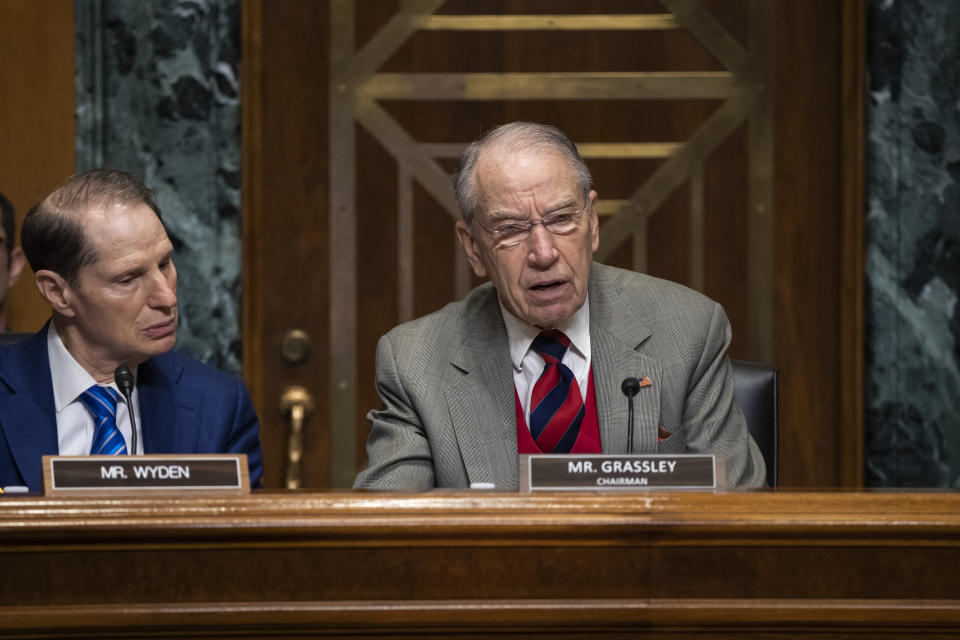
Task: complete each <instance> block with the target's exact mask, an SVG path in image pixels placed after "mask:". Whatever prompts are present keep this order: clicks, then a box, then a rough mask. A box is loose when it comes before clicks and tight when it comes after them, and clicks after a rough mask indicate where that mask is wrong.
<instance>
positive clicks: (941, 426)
mask: <svg viewBox="0 0 960 640" xmlns="http://www.w3.org/2000/svg"><path fill="white" fill-rule="evenodd" d="M868 11H869V13H868V16H867V25H868V71H869V79H870V87H869V103H868V115H869V118H868V120H869V125H868V126H869V130H868V132H867V133H868V144H867V150H866V151H867V185H866V188H867V194H866V196H867V203H868V210H867V214H866V215H867V219H866V255H867V264H866V272H867V307H866V313H865V316H866V336H867V341H866V368H867V370H866V376H865V380H866V398H865V400H866V433H865V436H866V462H867V468H866V476H865V480H866V484H867V485H868V486H878V487H946V486H950V487H956V486H960V309H958V306H957V299H958V296H960V2H956V1H954V0H869V1H868Z"/></svg>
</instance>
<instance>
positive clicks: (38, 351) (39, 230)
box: [0, 170, 263, 491]
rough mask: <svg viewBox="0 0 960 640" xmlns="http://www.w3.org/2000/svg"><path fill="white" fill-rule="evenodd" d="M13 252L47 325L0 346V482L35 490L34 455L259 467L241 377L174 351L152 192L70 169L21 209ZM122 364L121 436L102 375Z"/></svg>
mask: <svg viewBox="0 0 960 640" xmlns="http://www.w3.org/2000/svg"><path fill="white" fill-rule="evenodd" d="M21 244H22V245H23V251H24V254H25V255H26V257H27V260H28V261H29V262H30V266H31V268H32V269H33V271H34V274H35V277H36V285H37V289H39V291H40V294H41V295H42V296H43V298H44V299H45V300H46V301H47V303H48V304H49V305H50V309H51V315H52V317H51V320H50V321H49V322H47V324H46V325H45V326H44V327H43V329H42V330H40V331H39V332H38V333H37V334H36V335H34V336H33V337H32V338H29V339H27V340H26V341H24V342H21V343H18V344H13V345H7V346H0V486H4V485H26V486H28V487H29V488H30V489H31V490H35V491H36V490H39V489H41V488H42V474H41V456H43V455H44V454H60V455H87V454H125V453H127V452H128V448H129V447H131V446H132V445H131V443H132V441H133V440H135V441H136V442H137V448H136V451H129V452H130V453H245V454H247V456H248V460H249V466H250V482H251V484H252V485H258V484H259V481H260V477H261V475H262V471H263V468H262V467H263V462H262V455H261V451H260V439H259V424H258V421H257V416H256V413H255V412H254V409H253V404H252V403H251V402H250V396H249V394H248V393H247V389H246V386H245V385H244V384H243V381H241V380H238V379H236V378H234V377H233V376H230V375H227V374H225V373H222V372H220V371H217V370H216V369H214V368H213V367H210V366H208V365H205V364H202V363H200V362H197V361H195V360H192V359H190V358H188V357H186V356H183V355H180V354H177V353H168V352H169V351H170V349H172V348H173V346H174V343H175V342H176V336H177V320H178V307H177V269H176V267H175V266H174V263H173V244H172V243H171V242H170V239H169V238H168V237H167V233H166V231H165V230H164V227H163V224H162V222H161V219H160V210H159V208H158V207H157V205H156V203H155V202H154V198H153V193H152V192H151V191H150V190H149V189H147V188H146V187H145V186H144V185H143V184H141V183H140V182H138V181H136V180H134V179H133V178H131V177H130V176H129V175H127V174H125V173H122V172H119V171H104V170H96V171H90V172H87V173H83V174H80V175H76V176H73V177H71V178H69V179H67V180H66V181H65V182H64V183H63V184H61V185H60V186H59V187H58V188H57V189H56V190H55V191H54V192H53V193H51V194H50V195H49V196H47V197H46V198H45V199H44V200H42V201H41V202H40V203H39V204H37V205H36V206H34V207H33V208H32V209H31V210H30V212H29V213H28V214H27V216H26V218H25V219H24V222H23V229H22V231H21ZM120 365H126V366H127V367H129V369H130V370H131V371H132V372H133V374H134V377H135V381H134V389H133V393H132V394H131V405H132V408H133V414H134V417H135V418H136V421H135V422H136V427H137V432H138V437H136V438H132V435H133V432H132V429H131V424H130V419H129V417H128V416H129V411H128V409H127V407H126V402H127V401H126V399H125V398H124V397H123V394H121V393H119V391H118V387H117V383H116V381H115V380H114V376H115V372H116V370H117V368H118V367H119V366H120Z"/></svg>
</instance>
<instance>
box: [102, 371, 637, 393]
mask: <svg viewBox="0 0 960 640" xmlns="http://www.w3.org/2000/svg"><path fill="white" fill-rule="evenodd" d="M113 379H114V380H116V381H117V386H118V387H120V392H121V393H122V394H123V395H125V396H129V395H130V394H131V393H133V372H132V371H130V367H128V366H127V365H125V364H122V365H120V366H119V367H117V369H116V371H114V372H113ZM634 393H636V392H634Z"/></svg>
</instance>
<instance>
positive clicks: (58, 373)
mask: <svg viewBox="0 0 960 640" xmlns="http://www.w3.org/2000/svg"><path fill="white" fill-rule="evenodd" d="M47 354H48V358H49V360H50V378H51V379H52V382H53V404H54V407H55V408H56V410H57V413H60V412H61V411H63V410H64V409H65V408H66V407H67V406H68V405H69V404H71V403H73V402H74V401H75V400H76V399H77V398H79V397H80V394H81V393H83V392H84V391H86V390H87V389H89V388H90V387H92V386H93V385H95V384H97V381H96V380H94V379H93V376H91V375H90V374H89V373H88V372H87V370H86V369H84V368H83V366H81V365H80V363H79V362H77V361H76V360H75V359H74V357H73V356H72V355H70V352H69V351H67V347H66V345H64V344H63V339H62V338H61V337H60V334H59V333H57V327H56V325H55V324H54V323H53V322H51V323H50V326H49V328H48V329H47ZM106 386H108V387H111V388H113V389H115V390H117V391H119V389H118V388H117V383H116V382H111V383H110V384H109V385H106ZM120 398H121V400H123V394H120Z"/></svg>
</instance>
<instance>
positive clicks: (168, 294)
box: [150, 269, 177, 308]
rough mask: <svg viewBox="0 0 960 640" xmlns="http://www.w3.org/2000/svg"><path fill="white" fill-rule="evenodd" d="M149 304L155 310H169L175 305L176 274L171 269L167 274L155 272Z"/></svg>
mask: <svg viewBox="0 0 960 640" xmlns="http://www.w3.org/2000/svg"><path fill="white" fill-rule="evenodd" d="M150 302H151V303H152V306H154V307H157V308H170V307H175V306H176V305H177V273H176V271H174V270H172V269H171V272H170V273H169V274H165V273H163V272H162V271H157V272H156V273H155V275H154V277H153V290H152V291H151V296H150Z"/></svg>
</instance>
